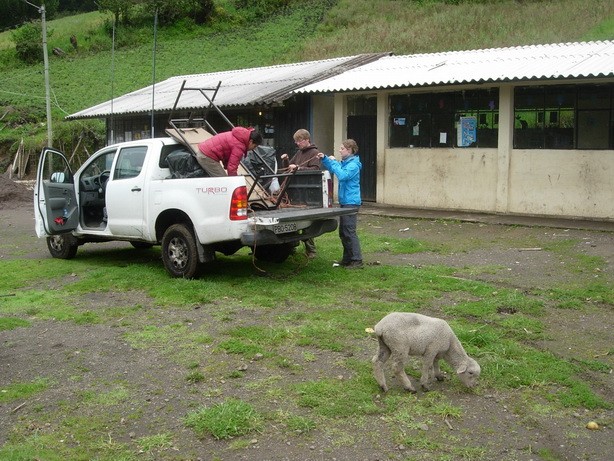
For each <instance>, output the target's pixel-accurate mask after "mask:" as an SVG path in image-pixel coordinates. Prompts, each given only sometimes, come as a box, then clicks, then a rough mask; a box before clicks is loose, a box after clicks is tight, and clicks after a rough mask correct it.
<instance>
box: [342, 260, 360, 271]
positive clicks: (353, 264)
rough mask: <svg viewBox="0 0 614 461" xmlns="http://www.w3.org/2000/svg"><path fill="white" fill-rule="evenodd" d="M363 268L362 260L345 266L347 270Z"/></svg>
mask: <svg viewBox="0 0 614 461" xmlns="http://www.w3.org/2000/svg"><path fill="white" fill-rule="evenodd" d="M363 267H364V264H363V263H362V260H360V259H359V260H356V261H350V263H349V264H347V265H346V266H345V268H346V269H362V268H363Z"/></svg>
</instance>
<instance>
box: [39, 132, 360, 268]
mask: <svg viewBox="0 0 614 461" xmlns="http://www.w3.org/2000/svg"><path fill="white" fill-rule="evenodd" d="M178 149H186V147H185V146H182V144H180V143H178V142H177V141H175V140H174V139H173V138H153V139H144V140H138V141H130V142H124V143H119V144H115V145H111V146H108V147H105V148H103V149H101V150H99V151H98V152H96V153H94V154H93V155H92V156H91V157H90V158H89V159H88V160H87V161H86V162H85V163H84V164H83V165H82V166H81V167H80V168H79V169H78V170H77V171H76V172H75V173H74V174H73V173H72V172H71V170H70V167H69V163H68V161H67V160H66V157H65V156H64V155H63V154H62V153H61V152H59V151H57V150H55V149H52V148H45V149H43V151H42V153H41V157H40V161H39V165H38V173H37V179H36V185H35V190H34V212H35V226H36V234H37V236H38V237H39V238H43V237H46V238H47V246H48V248H49V252H50V253H51V255H52V256H53V257H55V258H62V259H70V258H73V257H74V256H75V255H76V253H77V248H78V247H79V246H80V245H83V244H84V243H87V242H108V241H114V240H123V241H128V242H130V243H131V244H132V245H133V246H134V247H135V248H147V247H152V246H154V245H161V247H162V261H163V263H164V267H165V268H166V270H167V271H168V273H169V274H170V275H171V276H173V277H185V278H193V277H195V276H197V275H198V270H199V268H200V267H201V265H202V264H203V263H207V262H211V261H213V260H214V259H215V254H216V252H220V253H223V254H225V255H231V254H234V253H235V252H236V251H237V250H239V249H240V248H242V247H244V246H247V247H251V248H252V250H253V252H254V255H255V257H256V258H258V259H260V260H266V261H274V262H283V261H285V260H286V258H287V257H288V256H289V255H290V254H291V253H292V251H293V249H294V247H295V246H296V245H297V244H298V243H299V242H300V241H301V240H304V239H307V238H310V237H317V236H319V235H322V234H323V233H325V232H331V231H334V230H335V229H336V228H337V218H338V216H340V215H342V214H351V213H356V211H357V210H355V209H348V208H343V209H342V208H333V207H332V206H331V204H332V190H331V189H332V181H331V180H330V176H327V175H328V173H327V172H321V171H316V172H305V173H308V174H309V175H301V174H300V173H302V172H299V173H296V174H295V175H289V176H288V177H287V179H288V181H289V182H288V184H289V185H290V187H288V188H287V189H286V190H285V191H284V194H285V196H284V205H285V206H282V205H281V201H280V203H273V205H272V206H266V207H263V206H262V204H259V203H258V200H256V201H255V202H254V201H252V200H251V199H248V193H249V191H251V190H252V187H250V178H249V177H246V176H242V175H240V176H228V177H180V178H176V177H173V175H171V171H170V170H169V165H168V163H167V162H166V157H167V156H168V154H169V153H171V152H174V151H177V150H178ZM186 152H187V150H186ZM251 179H252V180H253V178H251ZM284 179H285V178H284ZM305 179H308V180H305ZM295 180H296V185H295V186H292V181H295ZM280 181H281V177H280ZM269 205H270V203H269Z"/></svg>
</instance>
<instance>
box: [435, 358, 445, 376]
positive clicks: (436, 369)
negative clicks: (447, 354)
mask: <svg viewBox="0 0 614 461" xmlns="http://www.w3.org/2000/svg"><path fill="white" fill-rule="evenodd" d="M433 371H434V372H435V378H436V379H437V381H443V380H444V378H445V376H446V375H445V374H444V373H442V371H441V370H440V369H439V360H438V359H435V361H434V362H433Z"/></svg>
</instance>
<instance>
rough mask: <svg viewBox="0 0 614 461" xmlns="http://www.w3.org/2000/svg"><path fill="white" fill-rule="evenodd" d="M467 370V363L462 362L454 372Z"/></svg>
mask: <svg viewBox="0 0 614 461" xmlns="http://www.w3.org/2000/svg"><path fill="white" fill-rule="evenodd" d="M466 371H467V364H466V363H463V364H462V365H461V366H460V367H458V368H457V369H456V374H459V375H460V374H461V373H464V372H466Z"/></svg>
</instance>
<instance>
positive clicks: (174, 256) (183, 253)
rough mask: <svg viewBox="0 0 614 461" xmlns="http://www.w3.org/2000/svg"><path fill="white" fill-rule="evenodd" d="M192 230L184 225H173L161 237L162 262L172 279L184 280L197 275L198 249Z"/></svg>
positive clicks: (198, 265)
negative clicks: (179, 278)
mask: <svg viewBox="0 0 614 461" xmlns="http://www.w3.org/2000/svg"><path fill="white" fill-rule="evenodd" d="M196 245H197V243H196V239H195V238H194V234H193V233H192V230H191V229H190V228H189V227H188V226H187V225H185V224H173V225H172V226H170V227H169V228H168V229H166V232H164V236H163V237H162V261H163V262H164V267H165V269H166V270H167V272H168V273H169V274H170V275H171V276H173V277H182V278H186V279H191V278H194V277H195V276H196V275H197V274H198V269H199V267H200V262H199V261H198V248H197V246H196Z"/></svg>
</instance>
